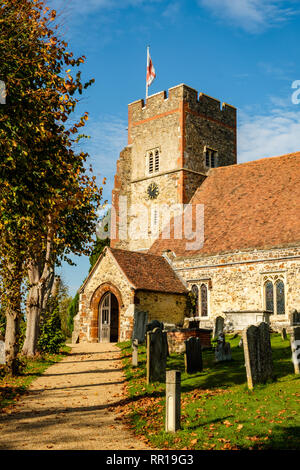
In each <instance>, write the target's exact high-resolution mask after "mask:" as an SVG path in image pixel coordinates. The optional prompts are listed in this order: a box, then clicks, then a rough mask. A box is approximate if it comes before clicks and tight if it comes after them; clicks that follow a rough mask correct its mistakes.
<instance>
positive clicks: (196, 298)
mask: <svg viewBox="0 0 300 470" xmlns="http://www.w3.org/2000/svg"><path fill="white" fill-rule="evenodd" d="M191 290H192V292H193V294H194V296H195V317H197V316H198V313H199V288H198V286H196V284H194V285H193V286H192V289H191Z"/></svg>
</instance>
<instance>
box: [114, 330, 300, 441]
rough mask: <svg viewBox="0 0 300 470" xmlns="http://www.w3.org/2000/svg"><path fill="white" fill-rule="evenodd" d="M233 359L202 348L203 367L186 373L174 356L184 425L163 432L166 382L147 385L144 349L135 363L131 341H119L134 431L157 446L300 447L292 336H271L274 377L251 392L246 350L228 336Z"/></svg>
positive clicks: (299, 393) (171, 365)
mask: <svg viewBox="0 0 300 470" xmlns="http://www.w3.org/2000/svg"><path fill="white" fill-rule="evenodd" d="M226 341H229V342H230V344H231V351H232V358H233V360H232V361H230V362H223V363H215V362H214V352H213V351H212V350H206V351H203V371H202V372H199V373H196V374H187V373H186V372H185V370H184V356H183V355H182V354H181V355H180V354H172V355H171V356H170V357H169V358H168V360H167V370H171V369H176V370H180V371H181V416H182V419H181V429H180V430H178V431H177V432H176V433H166V432H165V431H164V413H165V384H163V383H154V384H150V385H147V384H146V350H145V347H144V346H139V366H138V367H137V368H132V366H131V342H124V343H119V344H118V346H119V347H120V349H121V351H122V356H123V365H124V370H125V374H126V378H127V393H128V404H126V405H125V408H124V412H125V413H126V414H127V416H128V417H129V419H130V422H131V426H132V428H133V430H134V431H135V432H136V433H137V434H139V435H142V436H144V439H145V441H146V442H148V443H150V445H152V446H153V447H156V448H159V449H188V450H191V449H196V450H200V449H201V450H204V449H207V450H209V449H218V450H221V449H222V450H225V449H228V450H233V449H237V450H238V449H240V450H242V449H255V450H257V449H261V450H269V449H272V450H275V449H277V450H291V449H298V450H299V449H300V417H299V404H300V376H299V375H295V374H294V367H293V363H292V361H291V349H290V343H289V340H288V339H287V340H282V338H281V336H280V335H278V334H272V335H271V344H272V355H273V362H274V380H272V381H269V383H267V384H264V385H256V386H255V387H254V389H253V390H252V391H250V390H248V387H247V383H246V371H245V366H244V353H243V348H239V347H238V343H239V338H234V337H233V336H227V337H226Z"/></svg>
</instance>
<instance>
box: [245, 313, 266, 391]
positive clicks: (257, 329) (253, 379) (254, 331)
mask: <svg viewBox="0 0 300 470" xmlns="http://www.w3.org/2000/svg"><path fill="white" fill-rule="evenodd" d="M243 345H244V356H245V365H246V373H247V382H248V387H249V388H250V389H252V388H253V386H254V385H255V384H258V383H266V381H267V380H269V379H272V377H273V360H272V349H271V339H270V326H269V325H268V323H265V322H262V323H260V324H259V325H258V326H255V325H251V326H249V327H248V328H246V329H245V330H244V331H243Z"/></svg>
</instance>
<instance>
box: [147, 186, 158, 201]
mask: <svg viewBox="0 0 300 470" xmlns="http://www.w3.org/2000/svg"><path fill="white" fill-rule="evenodd" d="M158 193H159V190H158V186H157V184H156V183H151V184H149V186H148V189H147V194H148V196H149V198H150V199H155V198H157V196H158Z"/></svg>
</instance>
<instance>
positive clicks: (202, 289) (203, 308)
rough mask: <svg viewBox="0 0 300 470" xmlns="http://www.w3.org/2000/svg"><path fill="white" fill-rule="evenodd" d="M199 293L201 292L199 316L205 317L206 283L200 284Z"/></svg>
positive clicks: (206, 311) (206, 310)
mask: <svg viewBox="0 0 300 470" xmlns="http://www.w3.org/2000/svg"><path fill="white" fill-rule="evenodd" d="M200 294H201V316H202V317H207V315H208V309H207V285H206V284H201V287H200Z"/></svg>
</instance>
